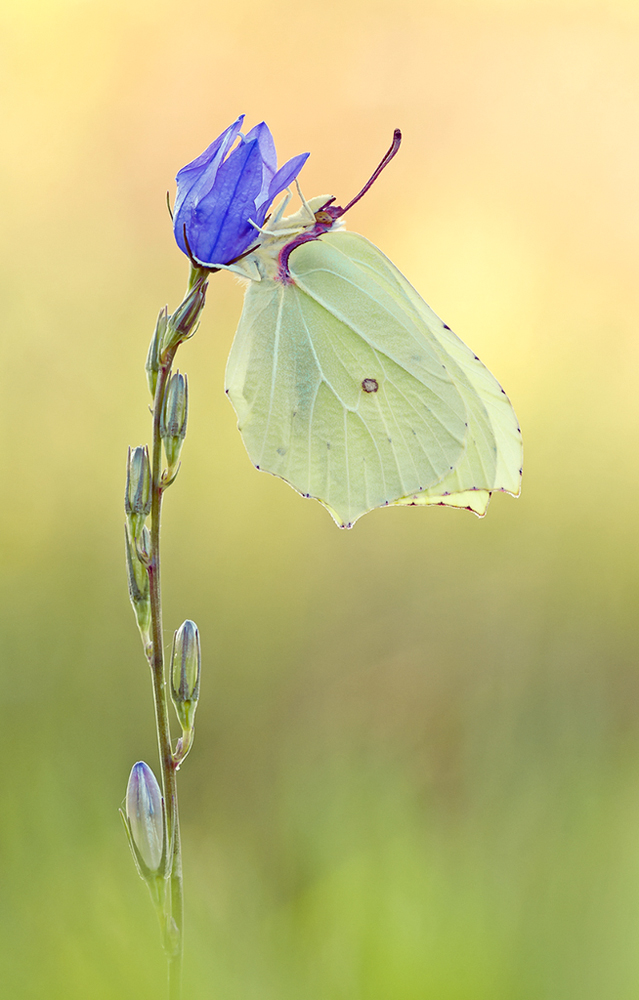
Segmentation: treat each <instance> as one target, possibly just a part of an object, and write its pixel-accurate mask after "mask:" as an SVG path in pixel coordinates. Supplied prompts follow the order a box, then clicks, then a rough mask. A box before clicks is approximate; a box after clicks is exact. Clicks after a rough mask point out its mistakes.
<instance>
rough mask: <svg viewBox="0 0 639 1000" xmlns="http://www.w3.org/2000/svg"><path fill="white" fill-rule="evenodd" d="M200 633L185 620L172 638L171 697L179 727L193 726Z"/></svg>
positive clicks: (199, 656)
mask: <svg viewBox="0 0 639 1000" xmlns="http://www.w3.org/2000/svg"><path fill="white" fill-rule="evenodd" d="M200 665H201V653H200V633H199V631H198V627H197V625H196V624H195V622H192V621H190V620H189V619H187V620H186V621H185V622H183V624H182V625H180V627H179V629H178V630H177V632H176V633H175V635H174V637H173V650H172V653H171V697H172V699H173V704H174V705H175V711H176V712H177V716H178V719H179V720H180V725H181V726H182V729H183V730H185V731H187V730H191V729H192V728H193V719H194V717H195V709H196V708H197V701H198V698H199V695H200Z"/></svg>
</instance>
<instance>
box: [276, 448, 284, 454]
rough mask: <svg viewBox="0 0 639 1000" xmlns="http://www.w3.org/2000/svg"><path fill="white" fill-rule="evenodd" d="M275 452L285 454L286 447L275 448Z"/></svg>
mask: <svg viewBox="0 0 639 1000" xmlns="http://www.w3.org/2000/svg"><path fill="white" fill-rule="evenodd" d="M277 454H278V455H285V454H286V448H278V449H277Z"/></svg>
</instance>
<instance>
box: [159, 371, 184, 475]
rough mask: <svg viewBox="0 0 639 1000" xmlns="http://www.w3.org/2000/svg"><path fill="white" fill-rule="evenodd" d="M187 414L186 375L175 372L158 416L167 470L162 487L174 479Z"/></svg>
mask: <svg viewBox="0 0 639 1000" xmlns="http://www.w3.org/2000/svg"><path fill="white" fill-rule="evenodd" d="M188 413H189V386H188V381H187V378H186V375H181V374H180V372H179V371H176V372H175V373H174V374H173V375H172V376H171V378H170V380H169V384H168V386H167V388H166V393H165V395H164V405H163V407H162V412H161V414H160V435H161V437H162V441H163V443H164V451H165V453H166V460H167V463H168V468H167V470H166V472H165V473H164V476H163V480H164V482H163V485H164V486H168V485H169V483H172V482H173V480H174V479H175V477H176V475H177V472H178V463H179V460H180V452H181V451H182V444H183V443H184V438H185V436H186V422H187V418H188Z"/></svg>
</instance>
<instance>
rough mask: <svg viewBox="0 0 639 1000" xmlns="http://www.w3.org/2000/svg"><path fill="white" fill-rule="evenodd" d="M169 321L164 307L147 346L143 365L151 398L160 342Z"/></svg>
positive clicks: (156, 372) (167, 312) (155, 382)
mask: <svg viewBox="0 0 639 1000" xmlns="http://www.w3.org/2000/svg"><path fill="white" fill-rule="evenodd" d="M168 321H169V311H168V309H167V307H166V306H165V307H164V309H162V310H161V311H160V315H159V316H158V318H157V323H156V324H155V333H154V334H153V337H152V339H151V343H150V344H149V353H148V354H147V356H146V364H145V365H144V367H145V369H146V380H147V382H148V384H149V392H150V393H151V395H152V396H155V387H156V385H157V382H158V372H159V370H160V351H161V349H162V341H163V340H164V335H165V333H166V324H167V323H168Z"/></svg>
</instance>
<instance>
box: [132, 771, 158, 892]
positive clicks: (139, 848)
mask: <svg viewBox="0 0 639 1000" xmlns="http://www.w3.org/2000/svg"><path fill="white" fill-rule="evenodd" d="M126 821H127V827H128V832H129V840H130V843H131V850H132V851H133V856H134V858H135V860H136V862H137V865H138V869H139V871H140V874H141V875H142V877H143V878H148V876H150V875H154V874H156V873H158V872H159V870H160V866H161V864H162V860H163V857H164V847H165V836H164V802H163V800H162V792H161V791H160V786H159V785H158V783H157V780H156V777H155V775H154V774H153V771H152V770H151V768H150V767H149V766H148V764H145V763H144V761H141V760H140V761H138V763H137V764H134V765H133V767H132V769H131V774H130V775H129V783H128V785H127V789H126Z"/></svg>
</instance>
